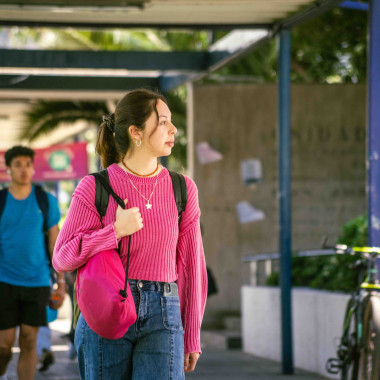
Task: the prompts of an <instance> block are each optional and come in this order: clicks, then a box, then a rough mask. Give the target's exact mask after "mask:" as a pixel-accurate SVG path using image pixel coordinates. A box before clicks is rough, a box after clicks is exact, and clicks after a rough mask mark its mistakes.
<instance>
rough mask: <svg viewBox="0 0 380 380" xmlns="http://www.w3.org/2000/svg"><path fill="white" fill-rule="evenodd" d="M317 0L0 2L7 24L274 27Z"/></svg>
mask: <svg viewBox="0 0 380 380" xmlns="http://www.w3.org/2000/svg"><path fill="white" fill-rule="evenodd" d="M323 3H324V1H315V0H131V1H122V0H109V1H107V0H28V1H17V0H16V1H10V0H0V24H2V25H12V24H13V25H15V24H17V25H60V26H64V25H70V26H75V25H78V26H79V25H82V26H95V27H96V26H98V27H105V26H108V27H112V26H113V27H139V26H141V27H146V26H149V27H170V26H173V27H197V26H198V27H202V26H208V27H218V26H219V27H221V26H229V27H232V26H234V27H239V26H250V27H252V26H257V27H259V26H261V27H262V26H270V25H272V24H274V23H276V22H277V21H279V20H283V19H284V18H286V17H288V16H289V15H290V14H294V13H295V12H299V11H300V10H301V9H303V8H304V7H306V6H310V5H312V4H316V5H322V4H323Z"/></svg>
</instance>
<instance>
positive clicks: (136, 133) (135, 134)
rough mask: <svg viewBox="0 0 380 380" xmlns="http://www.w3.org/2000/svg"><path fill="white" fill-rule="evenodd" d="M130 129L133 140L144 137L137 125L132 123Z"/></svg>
mask: <svg viewBox="0 0 380 380" xmlns="http://www.w3.org/2000/svg"><path fill="white" fill-rule="evenodd" d="M128 131H129V134H130V135H131V138H132V141H135V140H141V137H142V136H141V135H140V133H141V132H140V131H139V129H138V128H137V127H136V126H135V125H131V126H130V127H129V128H128Z"/></svg>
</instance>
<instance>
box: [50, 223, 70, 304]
mask: <svg viewBox="0 0 380 380" xmlns="http://www.w3.org/2000/svg"><path fill="white" fill-rule="evenodd" d="M58 232H59V230H58V226H57V225H55V226H53V227H51V228H50V229H49V231H48V238H49V254H50V257H51V258H52V257H53V252H54V245H55V242H56V240H57V237H58ZM57 282H58V288H57V289H55V290H54V291H53V296H56V297H57V298H58V300H56V302H55V303H54V305H52V306H53V308H54V309H58V308H60V307H61V306H62V303H63V299H64V297H65V293H66V284H65V275H64V273H57Z"/></svg>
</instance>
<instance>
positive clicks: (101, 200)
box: [91, 169, 110, 219]
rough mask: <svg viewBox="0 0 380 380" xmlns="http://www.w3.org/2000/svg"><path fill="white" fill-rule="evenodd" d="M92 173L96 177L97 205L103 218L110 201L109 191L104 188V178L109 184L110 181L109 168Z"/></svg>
mask: <svg viewBox="0 0 380 380" xmlns="http://www.w3.org/2000/svg"><path fill="white" fill-rule="evenodd" d="M91 175H92V176H94V178H95V186H96V187H95V207H96V210H97V211H98V213H99V215H100V219H102V218H103V217H104V216H105V215H106V212H107V207H108V201H109V193H108V191H107V190H106V189H105V188H104V186H103V183H102V179H103V181H106V182H107V183H108V184H109V183H110V179H109V176H108V171H107V169H105V170H102V171H100V172H97V173H91ZM101 178H102V179H101Z"/></svg>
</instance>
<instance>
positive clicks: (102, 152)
mask: <svg viewBox="0 0 380 380" xmlns="http://www.w3.org/2000/svg"><path fill="white" fill-rule="evenodd" d="M112 116H113V114H112V115H107V116H103V123H102V124H100V127H99V131H98V138H97V140H96V148H95V149H96V153H97V154H99V156H100V160H101V163H102V166H103V168H105V169H106V168H108V166H110V165H112V164H114V163H116V162H119V153H118V151H117V149H116V144H115V137H114V133H113V132H112V130H113V128H112V126H111V125H110V124H111V123H113V124H114V122H113V120H112Z"/></svg>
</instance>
